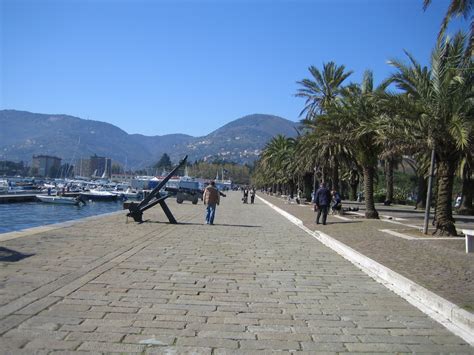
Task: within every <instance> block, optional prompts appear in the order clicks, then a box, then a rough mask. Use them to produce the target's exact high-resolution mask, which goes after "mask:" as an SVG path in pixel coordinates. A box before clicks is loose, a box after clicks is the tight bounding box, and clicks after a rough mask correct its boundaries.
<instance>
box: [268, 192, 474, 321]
mask: <svg viewBox="0 0 474 355" xmlns="http://www.w3.org/2000/svg"><path fill="white" fill-rule="evenodd" d="M259 196H260V197H263V198H265V199H266V200H268V201H269V202H271V203H272V204H274V205H276V206H278V207H279V208H281V209H283V210H285V211H287V212H288V213H290V214H292V215H294V216H296V217H297V218H299V219H301V220H302V221H303V223H304V225H305V226H307V227H308V228H310V229H311V230H316V229H317V230H320V231H322V232H324V233H326V234H329V235H330V236H331V237H333V238H335V239H337V240H339V241H340V242H342V243H344V244H346V245H348V246H350V247H351V248H353V249H355V250H357V251H358V252H360V253H362V254H364V255H365V256H367V257H369V258H371V259H373V260H375V261H377V262H379V263H381V264H382V265H385V266H387V267H388V268H390V269H392V270H394V271H396V272H397V273H399V274H401V275H403V276H405V277H407V278H408V279H410V280H412V281H415V282H416V283H418V284H420V285H421V286H423V287H425V288H427V289H428V290H430V291H432V292H434V293H436V294H438V295H439V296H441V297H443V298H445V299H447V300H449V301H451V302H453V303H455V304H457V305H458V306H459V307H461V308H464V309H465V310H467V311H470V312H471V313H472V312H473V311H474V254H472V253H471V254H466V252H465V241H464V238H458V239H455V238H451V239H449V238H447V239H438V240H436V239H427V238H425V237H423V236H422V234H421V233H419V232H416V228H411V227H408V226H407V225H406V224H408V225H420V226H422V218H423V215H422V213H421V212H419V211H413V209H409V208H405V209H404V210H405V211H406V213H405V214H403V216H404V217H406V218H403V219H406V220H401V221H400V220H399V221H397V220H395V219H397V217H395V218H394V219H392V220H388V219H387V218H383V219H382V220H367V219H365V218H363V217H362V216H360V215H356V214H345V215H344V216H343V217H344V218H345V219H347V220H342V219H340V218H338V217H336V216H333V215H329V216H328V224H327V225H325V226H323V225H316V223H315V219H316V213H315V212H313V207H312V205H309V204H307V205H297V204H294V203H293V204H289V203H288V202H287V201H286V200H284V199H282V198H277V197H274V196H269V195H265V194H260V195H259ZM354 205H356V203H355V204H354ZM344 206H345V207H347V203H345V205H344ZM359 206H361V207H362V205H361V204H359ZM382 209H383V211H379V213H380V214H381V215H384V216H387V217H388V215H392V216H396V215H397V212H399V210H403V208H397V207H395V208H394V210H395V212H391V211H390V207H384V208H382ZM359 212H360V213H361V214H363V212H364V211H363V209H361V210H360V211H359ZM407 213H408V214H410V213H411V214H412V215H413V216H412V217H409V216H408V215H407ZM420 218H421V220H420ZM387 230H389V231H395V232H398V233H401V234H403V235H407V236H410V235H411V236H415V237H419V238H418V239H404V238H402V237H399V236H395V235H391V234H388V233H387V232H382V231H387ZM415 232H416V233H415ZM428 237H431V236H430V235H428Z"/></svg>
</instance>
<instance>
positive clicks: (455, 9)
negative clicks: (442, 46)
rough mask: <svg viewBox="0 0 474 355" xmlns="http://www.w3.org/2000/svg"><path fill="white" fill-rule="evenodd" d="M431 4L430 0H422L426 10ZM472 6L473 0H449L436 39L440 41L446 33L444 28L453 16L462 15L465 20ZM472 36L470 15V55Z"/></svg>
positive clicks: (473, 31)
mask: <svg viewBox="0 0 474 355" xmlns="http://www.w3.org/2000/svg"><path fill="white" fill-rule="evenodd" d="M430 5H431V0H423V10H426V9H427V8H428V7H429V6H430ZM473 7H474V1H473V0H451V3H450V4H449V7H448V11H446V14H445V15H444V18H443V21H442V22H441V28H440V30H439V33H438V40H439V41H440V40H441V39H442V38H443V37H444V34H445V33H446V29H447V28H448V24H449V22H450V21H451V19H452V18H453V17H455V16H456V17H457V16H463V17H464V18H465V19H466V20H467V19H468V18H469V15H470V13H471V11H472V9H473ZM473 37H474V18H473V17H472V16H471V35H470V40H469V42H470V43H468V52H467V54H468V55H472V53H471V49H472V46H473V43H472V41H473Z"/></svg>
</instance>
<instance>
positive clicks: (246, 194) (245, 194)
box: [242, 186, 249, 203]
mask: <svg viewBox="0 0 474 355" xmlns="http://www.w3.org/2000/svg"><path fill="white" fill-rule="evenodd" d="M242 201H243V203H249V189H248V188H247V186H245V187H244V197H243V198H242Z"/></svg>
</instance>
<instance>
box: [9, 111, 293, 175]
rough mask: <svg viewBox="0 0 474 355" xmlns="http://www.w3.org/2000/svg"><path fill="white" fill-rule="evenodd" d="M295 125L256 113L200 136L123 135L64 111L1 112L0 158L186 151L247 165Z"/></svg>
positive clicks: (149, 158) (125, 156) (140, 157)
mask: <svg viewBox="0 0 474 355" xmlns="http://www.w3.org/2000/svg"><path fill="white" fill-rule="evenodd" d="M296 126H297V123H295V122H292V121H289V120H286V119H284V118H281V117H277V116H271V115H262V114H255V115H249V116H245V117H242V118H239V119H237V120H234V121H232V122H230V123H228V124H226V125H224V126H222V127H220V128H219V129H217V130H215V131H213V132H211V133H210V134H208V135H206V136H203V137H192V136H189V135H185V134H168V135H163V136H144V135H141V134H128V133H127V132H125V131H123V130H121V129H120V128H118V127H116V126H114V125H112V124H109V123H105V122H100V121H94V120H85V119H81V118H78V117H73V116H68V115H49V114H38V113H31V112H25V111H15V110H0V127H2V129H1V130H0V160H14V161H20V160H23V161H25V162H28V163H30V162H31V158H32V156H33V155H37V154H48V155H55V156H58V157H60V158H62V159H63V162H70V161H74V159H77V158H81V157H89V156H90V155H93V154H97V155H99V156H106V157H110V158H112V159H113V160H114V161H117V162H119V163H121V164H125V163H126V164H127V166H128V167H131V168H139V167H144V166H147V165H150V164H153V163H154V162H156V161H157V160H158V159H159V157H160V156H161V155H162V154H163V153H168V154H169V155H170V157H171V158H172V160H173V161H177V160H178V159H179V158H181V157H182V156H184V155H185V154H188V155H189V161H193V160H198V159H212V160H213V159H216V158H219V159H225V160H227V161H233V162H237V163H245V162H247V163H248V162H252V161H253V160H255V158H256V157H257V156H258V154H259V153H260V151H261V149H262V148H263V146H264V145H265V143H266V142H267V141H268V140H269V139H271V138H272V137H273V136H274V135H276V134H285V135H287V136H295V134H296V131H295V127H296Z"/></svg>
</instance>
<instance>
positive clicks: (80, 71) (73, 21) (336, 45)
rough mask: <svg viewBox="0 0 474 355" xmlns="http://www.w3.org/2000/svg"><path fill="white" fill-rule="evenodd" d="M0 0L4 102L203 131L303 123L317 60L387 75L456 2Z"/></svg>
mask: <svg viewBox="0 0 474 355" xmlns="http://www.w3.org/2000/svg"><path fill="white" fill-rule="evenodd" d="M0 3H1V7H0V39H1V45H0V60H1V63H0V68H1V71H0V108H2V109H17V110H27V111H31V112H38V113H64V114H70V115H73V116H78V117H81V118H89V119H93V120H98V121H105V122H109V123H112V124H114V125H116V126H118V127H120V128H122V129H123V130H125V131H126V132H128V133H142V134H146V135H162V134H168V133H186V134H190V135H194V136H199V135H204V134H207V133H209V132H211V131H212V130H214V129H217V128H218V127H220V126H222V125H224V124H225V123H228V122H230V121H232V120H234V119H236V118H239V117H242V116H245V115H248V114H252V113H267V114H274V115H278V116H281V117H284V118H287V119H290V120H294V121H297V120H298V119H299V118H298V114H299V112H300V111H301V109H302V107H303V103H304V101H303V99H300V98H296V97H294V94H295V92H296V91H297V89H298V85H297V84H296V81H298V80H301V79H303V78H306V77H308V70H307V68H308V67H309V66H310V65H315V66H317V67H322V64H323V63H324V62H328V61H331V60H333V61H335V62H336V63H338V64H344V65H345V66H346V68H348V69H351V70H354V72H355V73H354V74H353V75H352V76H351V80H352V81H358V80H360V78H361V75H362V73H363V71H364V70H365V69H372V70H373V71H374V75H375V78H376V81H380V80H382V79H383V78H385V77H386V76H387V75H388V74H389V73H390V72H391V68H390V67H389V66H388V65H387V64H386V61H387V59H390V58H403V57H404V55H403V49H406V50H408V51H409V52H411V53H412V54H414V56H415V57H416V58H418V60H420V61H421V62H422V63H427V62H428V58H429V54H430V52H431V49H432V47H433V46H434V44H435V39H436V35H437V33H438V29H439V24H440V22H441V19H442V17H443V15H444V13H445V11H446V8H447V6H448V4H449V1H447V0H433V1H432V6H431V7H430V8H429V9H428V10H427V11H426V12H423V10H422V0H313V1H309V0H308V1H305V0H293V1H290V0H287V1H283V0H273V1H270V0H254V1H250V0H233V1H232V0H221V1H217V0H214V1H211V0H202V1H200V0H188V1H181V0H175V1H171V0H169V1H160V0H153V1H152V0H136V1H132V0H129V1H125V0H116V1H114V0H49V1H46V0H45V1H43V0H29V1H27V0H0ZM460 27H461V28H467V27H468V26H467V24H466V22H465V21H462V20H457V21H455V22H454V23H453V25H452V26H451V27H450V32H453V30H454V29H456V28H460Z"/></svg>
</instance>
